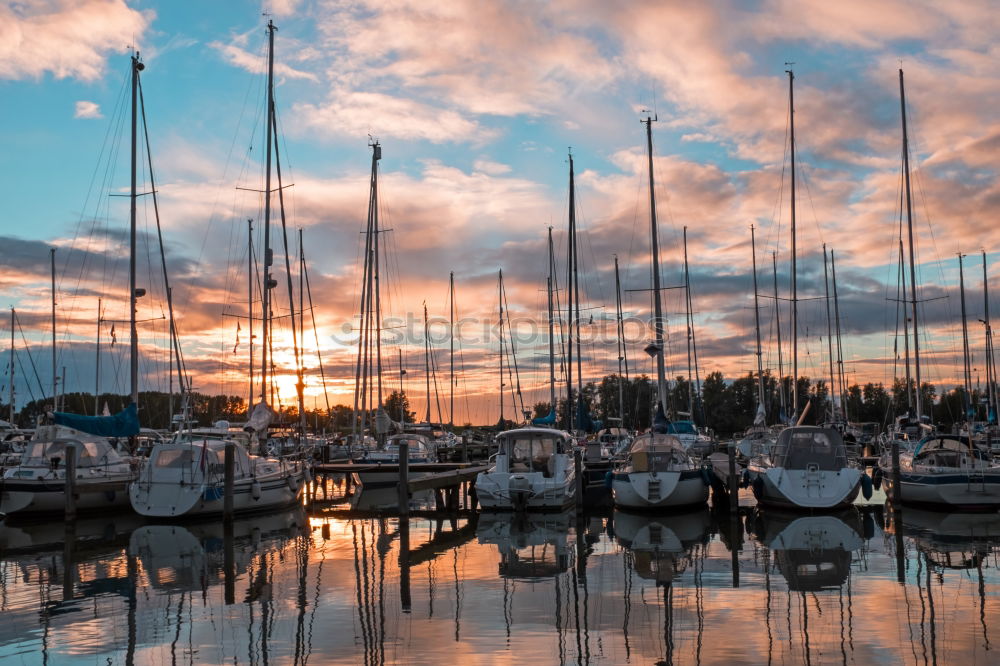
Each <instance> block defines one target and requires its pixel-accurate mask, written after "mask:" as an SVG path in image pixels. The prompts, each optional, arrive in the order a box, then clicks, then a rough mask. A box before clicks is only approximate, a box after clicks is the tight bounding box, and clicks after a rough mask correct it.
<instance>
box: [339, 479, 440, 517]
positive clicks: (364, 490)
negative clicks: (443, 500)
mask: <svg viewBox="0 0 1000 666" xmlns="http://www.w3.org/2000/svg"><path fill="white" fill-rule="evenodd" d="M433 504H434V491H433V490H420V491H417V492H415V493H413V494H412V495H410V509H411V510H414V509H416V510H419V509H429V508H431V507H432V506H433ZM351 509H353V510H355V511H397V510H399V491H398V490H397V489H396V485H395V484H393V485H392V486H384V487H381V488H378V487H376V488H371V487H368V486H361V490H360V491H358V492H356V493H354V494H353V495H351Z"/></svg>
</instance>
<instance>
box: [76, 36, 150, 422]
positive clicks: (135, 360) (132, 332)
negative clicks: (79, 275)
mask: <svg viewBox="0 0 1000 666" xmlns="http://www.w3.org/2000/svg"><path fill="white" fill-rule="evenodd" d="M143 67H144V65H143V64H142V63H141V62H139V54H138V53H136V54H135V55H133V56H132V169H131V171H132V192H131V196H130V198H129V246H128V247H129V256H128V286H129V309H128V318H129V336H130V349H129V385H130V386H131V398H132V402H133V403H138V402H139V333H138V331H137V329H136V325H135V311H136V298H137V296H138V294H137V293H136V288H135V253H136V236H135V234H136V224H135V215H136V198H137V197H138V194H137V193H136V171H137V167H136V143H137V141H136V131H137V126H136V119H137V114H138V106H139V105H138V103H137V99H136V98H137V95H138V90H139V72H140V71H142V69H143ZM63 388H65V387H63Z"/></svg>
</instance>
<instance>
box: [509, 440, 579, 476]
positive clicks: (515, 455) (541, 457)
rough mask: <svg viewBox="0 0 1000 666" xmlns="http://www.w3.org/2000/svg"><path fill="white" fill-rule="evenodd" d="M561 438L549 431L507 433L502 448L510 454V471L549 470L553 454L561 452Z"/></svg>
mask: <svg viewBox="0 0 1000 666" xmlns="http://www.w3.org/2000/svg"><path fill="white" fill-rule="evenodd" d="M563 446H564V442H563V438H562V437H559V436H558V435H555V434H551V433H537V432H526V433H517V434H512V435H507V436H506V438H505V440H504V442H503V445H502V450H505V451H506V452H507V454H508V455H509V456H510V470H511V471H512V472H550V471H551V470H549V461H550V460H551V459H552V456H553V454H556V453H562V452H563Z"/></svg>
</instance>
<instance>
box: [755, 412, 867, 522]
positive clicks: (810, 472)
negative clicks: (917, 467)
mask: <svg viewBox="0 0 1000 666" xmlns="http://www.w3.org/2000/svg"><path fill="white" fill-rule="evenodd" d="M747 479H748V481H749V483H750V487H751V488H752V489H753V494H754V497H755V498H757V501H758V502H759V503H761V504H767V505H772V506H779V507H785V508H793V509H835V508H839V507H845V506H848V505H850V504H852V503H853V502H854V500H855V499H856V498H857V496H858V493H859V491H860V490H861V487H862V483H865V495H866V497H870V496H871V491H872V484H871V479H870V478H869V477H868V476H867V475H866V474H865V473H864V472H863V471H862V470H861V469H859V468H858V467H855V466H853V465H851V464H850V463H849V462H848V460H847V448H846V447H845V446H844V440H843V438H842V437H841V435H840V433H839V432H837V431H836V430H833V429H831V428H820V427H817V426H790V427H788V428H785V429H784V430H782V431H781V433H780V434H779V435H778V440H777V442H775V444H774V446H773V447H771V449H770V450H768V451H765V452H762V453H760V454H759V455H756V456H754V457H753V458H752V459H751V460H750V463H749V464H748V465H747ZM865 479H867V482H865V481H864V480H865Z"/></svg>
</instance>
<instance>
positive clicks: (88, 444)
mask: <svg viewBox="0 0 1000 666" xmlns="http://www.w3.org/2000/svg"><path fill="white" fill-rule="evenodd" d="M81 434H82V433H81ZM69 444H75V445H76V447H77V448H76V450H77V454H76V466H77V468H80V467H103V466H105V465H116V464H118V463H121V462H122V458H121V456H119V455H118V452H117V451H115V449H114V448H113V447H112V446H111V444H109V443H108V442H107V441H106V440H104V439H100V438H95V439H92V440H88V441H80V440H76V439H57V440H55V441H34V442H29V443H28V444H27V446H26V447H25V449H24V454H23V455H22V457H21V466H22V467H46V468H51V469H56V468H58V467H60V466H65V464H66V447H67V445H69Z"/></svg>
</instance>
